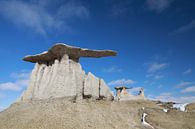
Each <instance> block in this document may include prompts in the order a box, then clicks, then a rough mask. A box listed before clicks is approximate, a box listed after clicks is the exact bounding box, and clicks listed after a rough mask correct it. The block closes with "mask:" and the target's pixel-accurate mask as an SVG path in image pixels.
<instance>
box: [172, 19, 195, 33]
mask: <svg viewBox="0 0 195 129" xmlns="http://www.w3.org/2000/svg"><path fill="white" fill-rule="evenodd" d="M192 29H195V20H192V21H191V22H190V23H188V24H186V25H183V26H181V27H179V28H178V29H176V30H175V31H173V32H172V33H171V34H180V33H184V32H187V31H190V30H192Z"/></svg>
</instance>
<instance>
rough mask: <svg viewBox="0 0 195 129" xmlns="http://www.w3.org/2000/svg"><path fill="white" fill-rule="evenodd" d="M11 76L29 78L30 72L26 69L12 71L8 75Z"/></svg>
mask: <svg viewBox="0 0 195 129" xmlns="http://www.w3.org/2000/svg"><path fill="white" fill-rule="evenodd" d="M10 76H11V77H12V78H16V79H20V78H29V77H30V72H29V71H26V70H22V71H21V72H18V73H16V72H14V73H11V75H10Z"/></svg>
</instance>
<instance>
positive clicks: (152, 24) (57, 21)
mask: <svg viewBox="0 0 195 129" xmlns="http://www.w3.org/2000/svg"><path fill="white" fill-rule="evenodd" d="M194 8H195V1H194V0H188V1H183V0H83V1H82V0H58V1H55V2H54V1H52V0H40V1H39V0H29V1H27V0H17V1H16V0H1V1H0V37H1V38H0V44H1V46H0V58H1V65H0V71H1V72H0V108H1V109H2V108H5V107H7V106H8V105H10V104H11V103H13V102H14V101H15V100H16V99H17V98H18V97H19V96H20V94H21V93H22V91H23V90H24V89H25V88H26V86H27V83H28V79H29V74H30V71H31V70H32V68H33V66H34V64H32V63H28V62H24V61H22V60H21V59H22V58H23V57H24V56H25V55H28V54H37V53H40V52H42V51H45V50H47V49H48V48H49V47H51V46H52V45H53V44H55V43H57V42H63V43H67V44H69V45H74V46H80V47H84V48H90V49H113V50H116V51H118V56H116V57H107V58H101V59H93V58H82V59H81V64H82V66H83V69H84V70H85V71H86V72H88V71H91V72H92V73H94V74H95V75H96V76H98V77H101V78H104V80H105V81H106V82H107V84H109V86H110V88H111V89H112V90H113V87H114V86H116V85H127V86H130V87H134V89H133V90H137V89H138V88H139V87H144V89H145V94H146V96H147V97H148V98H152V99H161V100H164V101H165V100H166V101H177V102H195V56H194V55H195V9H194ZM137 87H138V88H137Z"/></svg>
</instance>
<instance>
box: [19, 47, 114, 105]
mask: <svg viewBox="0 0 195 129" xmlns="http://www.w3.org/2000/svg"><path fill="white" fill-rule="evenodd" d="M115 55H116V52H115V51H111V50H102V51H100V50H88V49H82V48H78V47H72V46H68V45H66V44H56V45H54V46H53V47H51V48H50V49H49V50H48V51H47V52H43V53H41V54H38V55H34V56H26V57H24V59H23V60H25V61H29V62H33V63H36V64H35V67H34V69H33V70H32V73H31V78H30V82H29V85H28V87H27V89H26V91H24V92H23V94H22V96H21V97H20V99H19V101H25V100H37V99H49V98H59V97H71V98H76V100H82V99H85V98H91V99H107V100H110V99H113V94H112V93H111V91H110V90H109V88H108V86H107V85H106V83H105V82H104V80H103V79H100V78H97V77H96V76H94V75H93V74H92V73H90V72H89V73H88V74H86V73H85V71H84V70H83V69H82V67H81V65H80V64H79V58H80V57H97V58H98V57H105V56H115Z"/></svg>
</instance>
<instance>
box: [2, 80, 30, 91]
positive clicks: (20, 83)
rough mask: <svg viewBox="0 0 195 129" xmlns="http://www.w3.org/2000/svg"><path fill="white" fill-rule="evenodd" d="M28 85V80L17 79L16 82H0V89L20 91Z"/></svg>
mask: <svg viewBox="0 0 195 129" xmlns="http://www.w3.org/2000/svg"><path fill="white" fill-rule="evenodd" d="M27 85H28V80H17V81H16V82H6V83H1V84H0V90H11V91H21V90H22V89H23V88H24V87H26V86H27Z"/></svg>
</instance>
